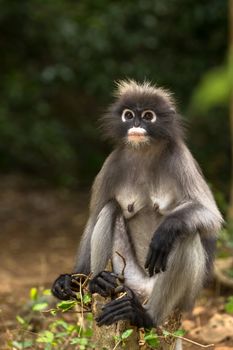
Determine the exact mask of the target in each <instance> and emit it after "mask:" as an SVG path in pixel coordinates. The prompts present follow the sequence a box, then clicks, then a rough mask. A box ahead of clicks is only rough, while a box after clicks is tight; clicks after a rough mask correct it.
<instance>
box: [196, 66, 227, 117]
mask: <svg viewBox="0 0 233 350" xmlns="http://www.w3.org/2000/svg"><path fill="white" fill-rule="evenodd" d="M232 88H233V62H231V64H229V65H227V64H226V65H225V66H223V67H218V68H214V69H212V70H211V71H209V72H207V73H206V74H205V75H204V76H203V77H202V80H201V82H200V84H199V86H198V87H197V88H196V90H195V92H194V95H193V101H192V103H193V108H194V109H196V110H197V111H200V112H208V111H209V109H211V108H213V107H215V106H219V105H223V106H224V105H227V104H228V102H229V99H230V93H231V91H232Z"/></svg>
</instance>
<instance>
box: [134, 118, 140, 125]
mask: <svg viewBox="0 0 233 350" xmlns="http://www.w3.org/2000/svg"><path fill="white" fill-rule="evenodd" d="M140 124H141V120H140V119H139V118H138V117H137V116H135V118H134V126H135V127H136V128H137V127H139V126H140Z"/></svg>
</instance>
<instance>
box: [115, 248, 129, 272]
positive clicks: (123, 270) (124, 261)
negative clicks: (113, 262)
mask: <svg viewBox="0 0 233 350" xmlns="http://www.w3.org/2000/svg"><path fill="white" fill-rule="evenodd" d="M115 253H116V254H117V255H119V257H120V258H121V259H122V260H123V264H124V266H123V269H122V272H121V274H122V276H124V273H125V268H126V260H125V258H124V257H123V255H121V253H119V252H118V251H116V252H115Z"/></svg>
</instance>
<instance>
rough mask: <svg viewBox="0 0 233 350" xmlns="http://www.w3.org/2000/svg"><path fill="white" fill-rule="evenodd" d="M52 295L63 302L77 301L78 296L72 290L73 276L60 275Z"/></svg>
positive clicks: (53, 287)
mask: <svg viewBox="0 0 233 350" xmlns="http://www.w3.org/2000/svg"><path fill="white" fill-rule="evenodd" d="M52 293H53V295H54V296H55V297H56V298H58V299H61V300H69V299H72V298H75V299H76V294H75V293H74V292H73V291H72V289H71V275H69V274H64V275H60V276H59V277H58V278H57V279H56V280H55V282H54V284H53V286H52Z"/></svg>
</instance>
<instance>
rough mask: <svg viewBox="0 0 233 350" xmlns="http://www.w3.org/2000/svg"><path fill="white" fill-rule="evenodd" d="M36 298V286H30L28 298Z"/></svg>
mask: <svg viewBox="0 0 233 350" xmlns="http://www.w3.org/2000/svg"><path fill="white" fill-rule="evenodd" d="M37 298H38V289H37V288H31V289H30V299H31V300H33V301H35V300H37Z"/></svg>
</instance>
